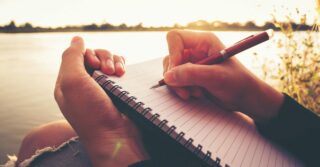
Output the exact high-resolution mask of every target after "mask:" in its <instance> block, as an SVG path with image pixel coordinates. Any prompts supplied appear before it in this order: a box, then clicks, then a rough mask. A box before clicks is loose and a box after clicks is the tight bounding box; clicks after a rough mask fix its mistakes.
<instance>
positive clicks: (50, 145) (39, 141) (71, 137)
mask: <svg viewBox="0 0 320 167" xmlns="http://www.w3.org/2000/svg"><path fill="white" fill-rule="evenodd" d="M16 166H39V167H42V166H46V167H48V166H49V167H50V166H52V167H54V166H59V167H61V166H62V167H63V166H77V167H78V166H79V167H81V166H86V167H87V166H89V167H90V166H91V162H90V160H89V158H88V156H87V154H86V152H85V150H84V147H83V145H82V144H81V143H80V141H79V140H78V138H77V134H76V133H75V132H74V130H73V129H72V127H71V126H70V125H69V124H68V123H67V122H66V121H55V122H52V123H48V124H45V125H42V126H40V127H37V128H35V129H33V130H32V131H31V132H30V133H29V134H28V135H26V137H25V138H24V140H23V141H22V144H21V147H20V150H19V153H18V159H17V162H16Z"/></svg>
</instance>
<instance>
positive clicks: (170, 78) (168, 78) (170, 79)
mask: <svg viewBox="0 0 320 167" xmlns="http://www.w3.org/2000/svg"><path fill="white" fill-rule="evenodd" d="M164 80H165V82H166V83H168V84H174V83H175V82H176V81H177V77H176V74H175V73H174V72H173V70H169V71H167V72H166V73H165V74H164Z"/></svg>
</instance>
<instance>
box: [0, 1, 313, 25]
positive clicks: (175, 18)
mask: <svg viewBox="0 0 320 167" xmlns="http://www.w3.org/2000/svg"><path fill="white" fill-rule="evenodd" d="M315 4H316V3H315V0H0V25H3V24H7V23H8V22H10V21H11V20H15V21H16V22H17V23H18V24H22V23H25V22H31V23H32V24H33V25H37V26H52V27H57V26H65V25H79V24H91V23H98V24H100V23H105V22H108V23H111V24H115V25H117V24H121V23H126V24H128V25H136V24H139V23H143V25H144V26H163V25H164V26H166V25H173V24H174V23H179V24H182V25H184V24H186V23H188V22H191V21H196V20H200V19H202V20H207V21H215V20H220V21H226V22H246V21H250V20H252V21H255V22H257V23H258V24H262V23H263V22H265V21H268V20H270V19H271V14H272V13H273V14H275V15H276V16H277V17H278V18H280V19H282V18H284V16H285V15H287V14H288V13H290V12H291V13H294V12H295V9H296V8H299V10H300V13H307V14H308V16H309V17H310V18H311V19H313V17H314V16H315V10H314V9H315ZM274 10H276V12H274Z"/></svg>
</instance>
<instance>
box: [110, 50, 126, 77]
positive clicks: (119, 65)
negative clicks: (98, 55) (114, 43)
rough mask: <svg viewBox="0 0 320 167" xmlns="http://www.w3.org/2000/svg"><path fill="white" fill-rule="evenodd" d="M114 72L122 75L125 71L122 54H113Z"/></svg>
mask: <svg viewBox="0 0 320 167" xmlns="http://www.w3.org/2000/svg"><path fill="white" fill-rule="evenodd" d="M113 60H114V67H115V73H116V75H117V76H122V75H123V74H124V73H125V68H124V62H123V58H122V56H117V55H114V56H113Z"/></svg>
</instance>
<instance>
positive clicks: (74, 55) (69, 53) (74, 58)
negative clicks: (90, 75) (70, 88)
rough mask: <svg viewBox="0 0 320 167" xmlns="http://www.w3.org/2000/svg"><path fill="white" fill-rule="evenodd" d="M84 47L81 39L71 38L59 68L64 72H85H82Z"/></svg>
mask: <svg viewBox="0 0 320 167" xmlns="http://www.w3.org/2000/svg"><path fill="white" fill-rule="evenodd" d="M84 53H85V46H84V41H83V39H82V38H81V37H78V36H76V37H73V39H72V40H71V43H70V47H69V48H67V49H66V50H65V51H64V52H63V55H62V62H61V68H62V69H63V71H64V72H68V71H70V72H72V71H85V70H84Z"/></svg>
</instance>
